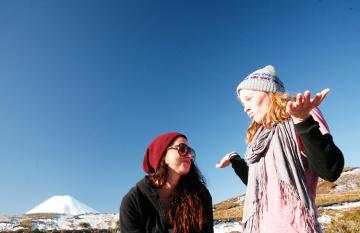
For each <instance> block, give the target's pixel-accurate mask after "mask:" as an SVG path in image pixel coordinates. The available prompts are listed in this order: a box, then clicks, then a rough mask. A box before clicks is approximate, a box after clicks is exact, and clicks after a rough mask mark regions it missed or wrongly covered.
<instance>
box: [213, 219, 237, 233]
mask: <svg viewBox="0 0 360 233" xmlns="http://www.w3.org/2000/svg"><path fill="white" fill-rule="evenodd" d="M232 231H239V232H241V231H242V226H241V224H240V223H238V222H235V221H231V222H220V223H217V224H215V225H214V233H229V232H232Z"/></svg>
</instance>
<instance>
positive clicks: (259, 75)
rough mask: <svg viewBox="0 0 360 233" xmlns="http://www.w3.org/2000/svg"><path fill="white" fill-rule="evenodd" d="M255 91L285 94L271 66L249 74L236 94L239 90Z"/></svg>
mask: <svg viewBox="0 0 360 233" xmlns="http://www.w3.org/2000/svg"><path fill="white" fill-rule="evenodd" d="M242 89H247V90H255V91H265V92H273V93H274V92H285V87H284V84H283V82H282V81H281V80H280V79H279V78H278V77H277V76H276V71H275V68H274V67H273V66H271V65H268V66H265V67H264V68H261V69H258V70H255V71H254V72H252V73H251V74H249V75H248V76H247V77H246V78H244V80H243V81H241V82H240V84H239V85H238V86H237V88H236V94H237V95H239V92H240V90H242Z"/></svg>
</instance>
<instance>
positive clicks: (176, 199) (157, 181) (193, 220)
mask: <svg viewBox="0 0 360 233" xmlns="http://www.w3.org/2000/svg"><path fill="white" fill-rule="evenodd" d="M167 177H168V167H167V165H166V163H165V161H164V160H161V161H160V163H159V166H158V169H157V171H156V173H154V174H151V175H148V176H147V180H148V182H149V184H150V185H151V186H153V187H154V188H161V187H162V186H163V185H164V184H165V183H166V180H167ZM205 189H206V183H205V180H204V177H203V176H202V174H201V173H200V171H199V169H198V168H197V167H196V165H195V164H194V163H193V162H192V163H191V166H190V171H189V172H188V173H187V174H186V175H183V176H181V178H180V181H179V183H178V185H177V186H176V188H175V189H174V191H173V192H172V193H171V194H170V197H169V208H168V210H167V216H168V220H169V223H170V225H171V226H172V229H173V232H174V233H190V232H192V233H197V232H202V230H203V226H204V224H205V223H206V217H205V215H206V214H205V206H204V203H203V200H206V196H205V193H206V191H205Z"/></svg>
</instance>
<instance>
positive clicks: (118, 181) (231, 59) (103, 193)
mask: <svg viewBox="0 0 360 233" xmlns="http://www.w3.org/2000/svg"><path fill="white" fill-rule="evenodd" d="M359 41H360V3H359V2H358V1H346V0H345V1H320V0H319V1H295V0H286V1H285V0H284V1H232V0H229V1H188V0H185V1H159V0H154V1H139V0H135V1H85V0H84V1H16V0H14V1H4V0H3V1H0V106H1V107H0V116H1V117H0V129H1V130H0V158H1V162H0V184H1V192H0V214H10V215H15V214H22V213H24V212H26V211H28V210H30V209H31V208H33V207H34V206H36V205H38V204H40V203H41V202H42V201H45V200H46V199H48V198H49V197H51V196H53V195H65V194H68V195H72V196H74V197H75V198H77V199H78V200H80V201H82V202H84V203H85V204H87V205H89V206H91V207H92V208H94V209H96V210H98V211H100V212H117V211H118V208H119V204H120V201H121V198H122V197H123V196H124V194H125V193H126V192H127V191H128V190H129V189H130V188H131V187H132V186H133V185H134V184H135V183H136V182H137V181H138V180H139V179H141V178H142V177H143V176H144V173H143V171H142V168H141V164H142V159H143V154H144V151H145V149H146V146H147V145H148V143H149V142H150V141H151V140H152V139H153V138H154V137H155V136H156V135H158V134H160V133H164V132H168V131H180V132H183V133H184V134H186V135H187V136H188V138H189V141H190V143H191V145H192V146H193V147H194V148H195V149H196V151H197V155H198V158H197V165H198V166H199V168H200V170H201V171H202V173H203V175H204V176H205V178H206V180H207V183H208V187H209V190H210V192H211V194H212V196H213V202H214V203H217V202H220V201H222V200H225V199H227V198H229V197H232V196H235V195H238V194H240V193H243V192H244V190H245V186H244V185H243V184H242V183H241V181H240V179H239V178H238V177H236V175H235V174H234V173H233V171H232V169H231V168H227V169H221V170H220V169H216V168H215V164H216V163H217V162H218V161H219V160H220V159H221V158H222V157H223V155H224V154H225V153H227V152H230V151H232V150H236V151H238V152H239V153H240V154H242V153H243V152H244V148H245V132H246V128H247V126H248V123H249V119H248V118H247V116H246V115H245V114H244V112H243V110H242V108H241V105H240V103H239V101H238V100H237V98H236V94H235V88H236V86H237V84H238V83H239V82H240V81H241V80H242V78H243V77H244V76H246V75H247V74H249V73H250V72H252V71H253V70H255V69H257V68H260V67H262V66H265V65H268V64H272V65H274V66H275V67H276V69H277V72H278V75H279V76H280V78H281V79H282V80H283V81H284V83H285V86H286V88H287V90H288V92H289V93H290V94H296V93H297V92H299V91H305V90H306V89H309V90H311V91H313V92H316V91H320V90H322V89H323V88H326V87H329V88H331V90H332V91H331V92H330V94H329V95H328V97H327V98H326V99H325V101H324V103H323V104H322V106H321V110H322V111H323V113H324V115H325V117H326V119H327V121H328V123H329V125H330V129H331V132H332V134H333V137H334V140H335V142H336V143H337V145H338V146H339V147H340V148H341V149H342V151H343V152H344V155H345V160H346V165H348V166H360V157H359V153H358V150H357V144H358V139H359V137H358V132H359V131H360V127H359V123H358V119H359V117H358V116H359V113H360V112H359V108H358V104H357V101H358V95H357V94H358V93H359V91H360V89H359V85H360V81H359V67H360V57H359V54H360V42H359Z"/></svg>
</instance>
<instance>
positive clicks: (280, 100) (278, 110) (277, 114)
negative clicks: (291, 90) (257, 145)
mask: <svg viewBox="0 0 360 233" xmlns="http://www.w3.org/2000/svg"><path fill="white" fill-rule="evenodd" d="M269 96H270V101H271V102H270V106H269V109H268V111H267V113H266V115H265V116H264V118H263V121H262V123H261V124H259V123H256V122H255V121H254V120H253V121H252V122H251V123H250V125H249V127H248V130H247V133H246V142H247V143H250V142H251V141H252V139H253V137H254V135H255V133H256V131H257V130H258V129H259V127H260V126H264V127H265V128H268V129H269V128H271V127H272V124H273V123H280V122H282V121H284V120H286V119H287V118H288V117H289V114H288V113H287V112H286V104H287V102H288V101H289V100H290V99H291V97H290V96H289V95H288V94H286V93H284V92H276V93H269Z"/></svg>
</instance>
